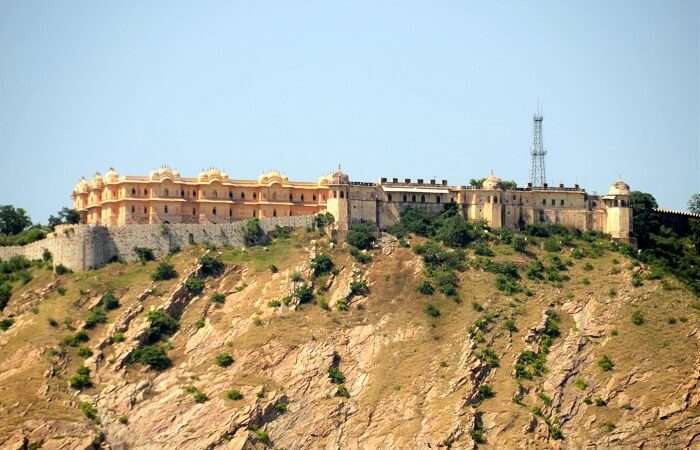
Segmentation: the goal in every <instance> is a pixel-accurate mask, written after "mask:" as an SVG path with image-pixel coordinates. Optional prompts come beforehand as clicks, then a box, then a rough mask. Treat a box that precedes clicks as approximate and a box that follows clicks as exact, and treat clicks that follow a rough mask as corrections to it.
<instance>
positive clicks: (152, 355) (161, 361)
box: [130, 345, 172, 371]
mask: <svg viewBox="0 0 700 450" xmlns="http://www.w3.org/2000/svg"><path fill="white" fill-rule="evenodd" d="M130 361H131V362H137V363H140V364H143V365H145V366H148V367H150V368H151V369H154V370H158V371H161V370H165V369H167V368H168V367H170V366H171V365H172V362H171V361H170V358H168V354H167V353H166V352H165V350H164V349H163V348H162V347H158V346H155V345H144V346H143V347H140V348H138V349H136V350H134V352H133V353H132V354H131V356H130Z"/></svg>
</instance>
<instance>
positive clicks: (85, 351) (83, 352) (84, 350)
mask: <svg viewBox="0 0 700 450" xmlns="http://www.w3.org/2000/svg"><path fill="white" fill-rule="evenodd" d="M78 356H80V357H81V358H89V357H91V356H92V350H90V349H89V348H88V347H80V348H79V349H78Z"/></svg>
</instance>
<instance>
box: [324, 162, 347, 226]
mask: <svg viewBox="0 0 700 450" xmlns="http://www.w3.org/2000/svg"><path fill="white" fill-rule="evenodd" d="M326 179H327V180H328V188H329V191H330V193H329V196H328V200H327V201H326V209H327V211H328V212H329V213H331V214H333V217H334V218H335V225H336V227H337V229H338V230H339V231H347V230H348V229H349V228H350V207H349V203H348V194H349V187H350V177H348V175H347V174H345V173H343V172H341V170H340V168H338V170H337V171H335V172H334V173H332V174H330V175H328V176H327V177H326Z"/></svg>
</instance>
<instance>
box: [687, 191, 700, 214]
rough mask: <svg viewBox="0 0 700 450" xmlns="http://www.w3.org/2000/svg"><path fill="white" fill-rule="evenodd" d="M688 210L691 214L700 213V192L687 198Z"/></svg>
mask: <svg viewBox="0 0 700 450" xmlns="http://www.w3.org/2000/svg"><path fill="white" fill-rule="evenodd" d="M688 211H690V212H691V213H693V214H700V194H693V195H692V196H691V197H690V200H688Z"/></svg>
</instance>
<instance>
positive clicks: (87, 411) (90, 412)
mask: <svg viewBox="0 0 700 450" xmlns="http://www.w3.org/2000/svg"><path fill="white" fill-rule="evenodd" d="M80 410H81V411H82V412H83V414H84V415H85V417H87V418H88V419H90V420H91V421H93V422H97V408H95V407H94V406H92V403H88V402H82V403H81V404H80Z"/></svg>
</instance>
